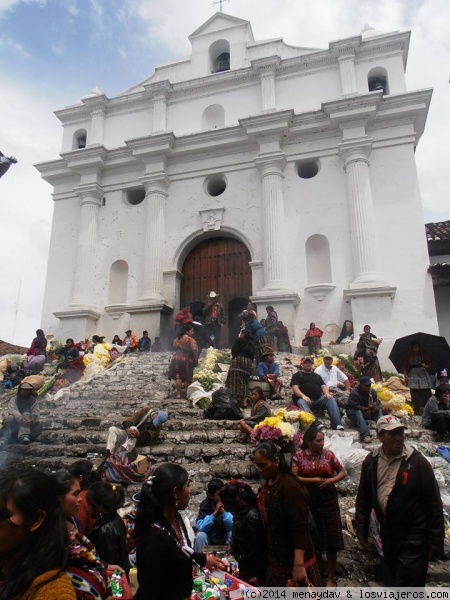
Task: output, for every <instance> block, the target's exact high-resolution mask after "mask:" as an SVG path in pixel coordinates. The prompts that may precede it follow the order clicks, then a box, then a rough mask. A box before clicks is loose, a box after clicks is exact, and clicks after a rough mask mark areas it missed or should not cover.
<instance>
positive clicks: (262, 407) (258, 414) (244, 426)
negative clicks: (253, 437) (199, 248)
mask: <svg viewBox="0 0 450 600" xmlns="http://www.w3.org/2000/svg"><path fill="white" fill-rule="evenodd" d="M270 415H271V412H270V408H269V405H268V404H267V402H266V399H265V398H264V393H263V391H262V389H261V388H260V387H254V388H253V389H252V410H251V412H250V416H249V417H248V418H247V419H242V420H241V421H239V423H238V427H239V431H242V433H246V434H247V435H250V434H251V433H252V431H253V428H254V427H255V425H258V423H261V421H264V419H265V418H266V417H270Z"/></svg>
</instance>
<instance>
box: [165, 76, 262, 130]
mask: <svg viewBox="0 0 450 600" xmlns="http://www.w3.org/2000/svg"><path fill="white" fill-rule="evenodd" d="M211 104H220V105H221V106H223V108H224V112H225V127H233V126H236V125H239V121H238V119H240V118H243V117H248V116H251V115H255V114H258V113H259V112H260V111H261V91H260V84H259V81H257V82H255V83H253V84H250V85H247V86H245V87H240V88H239V89H234V90H228V91H226V92H223V91H222V92H217V93H215V94H208V95H205V96H202V97H200V98H189V99H187V100H185V101H184V102H171V103H170V104H169V106H168V110H167V130H168V131H173V132H174V133H175V135H177V136H180V135H187V134H189V133H197V132H200V131H202V116H203V111H204V110H205V108H207V107H208V106H211ZM187 115H189V117H187Z"/></svg>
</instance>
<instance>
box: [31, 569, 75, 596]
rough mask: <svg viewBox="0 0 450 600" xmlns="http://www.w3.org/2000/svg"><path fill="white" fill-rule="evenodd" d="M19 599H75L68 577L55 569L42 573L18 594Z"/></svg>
mask: <svg viewBox="0 0 450 600" xmlns="http://www.w3.org/2000/svg"><path fill="white" fill-rule="evenodd" d="M20 598H21V600H76V595H75V591H74V589H73V586H72V582H71V581H70V579H69V577H67V575H65V573H63V572H62V571H60V572H59V574H58V571H57V570H56V569H53V570H51V571H47V572H46V573H42V575H39V577H36V579H35V580H34V581H33V583H32V584H31V586H30V587H29V589H28V590H27V591H26V592H25V594H23V595H22V596H20Z"/></svg>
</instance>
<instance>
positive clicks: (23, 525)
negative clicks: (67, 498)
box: [0, 468, 75, 600]
mask: <svg viewBox="0 0 450 600" xmlns="http://www.w3.org/2000/svg"><path fill="white" fill-rule="evenodd" d="M0 528H1V534H0V598H3V599H4V600H6V599H10V598H13V599H15V600H16V599H19V598H21V599H22V600H75V592H74V589H73V586H72V584H71V582H70V579H69V578H68V577H67V575H65V573H64V566H65V564H66V559H67V545H66V537H67V533H66V531H65V524H64V517H63V515H62V512H61V508H60V506H59V498H58V490H57V488H56V485H55V483H54V482H53V480H52V479H51V477H49V476H48V475H46V474H45V473H42V472H41V471H37V470H35V469H31V468H27V469H23V468H22V469H20V470H16V469H6V470H5V469H3V470H2V472H1V474H0Z"/></svg>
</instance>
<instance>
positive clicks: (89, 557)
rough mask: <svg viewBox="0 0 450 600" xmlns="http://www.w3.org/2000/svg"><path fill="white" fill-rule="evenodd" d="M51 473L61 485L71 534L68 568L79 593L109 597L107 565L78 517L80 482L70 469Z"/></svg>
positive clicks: (101, 599)
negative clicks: (83, 529)
mask: <svg viewBox="0 0 450 600" xmlns="http://www.w3.org/2000/svg"><path fill="white" fill-rule="evenodd" d="M52 477H53V480H54V481H55V483H56V486H57V488H58V494H59V502H60V505H61V510H62V512H63V515H64V517H65V524H66V527H67V534H68V551H69V558H68V561H67V565H66V568H65V570H66V573H67V575H68V576H69V577H70V579H71V581H72V585H73V587H74V589H75V593H76V597H77V598H78V599H79V600H106V598H107V596H108V593H107V587H108V586H107V578H106V570H107V568H108V565H107V564H105V563H102V562H101V560H100V558H99V556H98V554H97V552H96V550H95V547H94V545H93V544H92V542H91V541H90V540H88V538H87V537H86V536H85V535H84V531H82V529H81V525H80V523H79V521H78V520H77V519H76V514H77V512H78V510H79V507H80V504H81V498H80V491H81V488H80V482H79V481H78V480H77V479H76V478H75V477H74V476H73V475H71V474H70V473H69V472H67V471H57V472H56V473H54V474H53V475H52ZM115 566H116V565H113V568H114V567H115Z"/></svg>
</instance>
